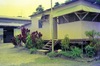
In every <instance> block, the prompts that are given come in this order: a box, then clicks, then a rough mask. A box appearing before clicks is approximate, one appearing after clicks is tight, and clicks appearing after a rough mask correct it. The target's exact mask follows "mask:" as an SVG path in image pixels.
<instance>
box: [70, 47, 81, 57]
mask: <svg viewBox="0 0 100 66" xmlns="http://www.w3.org/2000/svg"><path fill="white" fill-rule="evenodd" d="M71 54H72V57H73V58H77V57H81V55H82V50H81V49H80V48H78V47H74V48H72V49H71Z"/></svg>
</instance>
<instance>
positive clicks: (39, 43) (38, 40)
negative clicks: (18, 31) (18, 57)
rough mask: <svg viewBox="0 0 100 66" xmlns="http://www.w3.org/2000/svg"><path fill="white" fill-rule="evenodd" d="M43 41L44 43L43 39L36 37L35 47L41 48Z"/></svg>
mask: <svg viewBox="0 0 100 66" xmlns="http://www.w3.org/2000/svg"><path fill="white" fill-rule="evenodd" d="M43 43H44V41H43V40H42V39H41V38H39V39H37V40H36V48H37V49H42V47H43V45H44V44H43Z"/></svg>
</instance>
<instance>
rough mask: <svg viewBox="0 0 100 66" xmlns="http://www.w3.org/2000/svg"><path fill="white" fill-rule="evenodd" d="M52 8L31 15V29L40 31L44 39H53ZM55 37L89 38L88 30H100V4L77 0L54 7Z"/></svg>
mask: <svg viewBox="0 0 100 66" xmlns="http://www.w3.org/2000/svg"><path fill="white" fill-rule="evenodd" d="M50 13H51V12H50V9H47V10H45V11H44V12H42V13H37V14H33V15H31V19H32V26H31V27H30V30H31V31H39V32H41V33H42V34H43V39H44V40H50V39H51V34H52V33H51V30H50V29H51V26H50V24H51V23H50ZM53 26H54V39H63V38H64V37H65V36H66V35H68V36H69V38H70V39H87V37H86V36H85V32H86V31H90V30H96V31H98V32H100V6H99V5H97V4H92V3H91V2H88V1H86V0H76V1H73V2H69V3H65V4H62V5H60V6H58V7H54V8H53Z"/></svg>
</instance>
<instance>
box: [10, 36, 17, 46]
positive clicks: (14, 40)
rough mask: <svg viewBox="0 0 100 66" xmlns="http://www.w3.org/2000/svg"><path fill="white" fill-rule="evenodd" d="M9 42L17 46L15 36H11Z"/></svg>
mask: <svg viewBox="0 0 100 66" xmlns="http://www.w3.org/2000/svg"><path fill="white" fill-rule="evenodd" d="M11 42H12V44H13V45H14V46H15V47H17V42H16V38H15V37H13V38H12V39H11Z"/></svg>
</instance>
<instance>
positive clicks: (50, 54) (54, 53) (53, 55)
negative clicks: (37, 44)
mask: <svg viewBox="0 0 100 66" xmlns="http://www.w3.org/2000/svg"><path fill="white" fill-rule="evenodd" d="M57 55H58V53H56V52H50V53H48V54H47V56H49V57H57Z"/></svg>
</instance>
